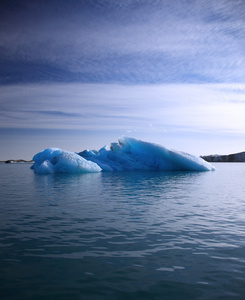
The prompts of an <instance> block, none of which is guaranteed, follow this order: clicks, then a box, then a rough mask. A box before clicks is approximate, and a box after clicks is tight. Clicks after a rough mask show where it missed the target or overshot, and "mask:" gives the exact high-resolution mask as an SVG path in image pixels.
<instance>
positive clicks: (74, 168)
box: [32, 148, 101, 174]
mask: <svg viewBox="0 0 245 300" xmlns="http://www.w3.org/2000/svg"><path fill="white" fill-rule="evenodd" d="M33 160H34V161H35V163H34V165H33V166H32V169H34V172H35V173H41V174H48V173H93V172H100V171H101V168H100V167H99V166H98V165H97V164H95V163H93V162H91V161H88V160H86V159H84V158H82V157H81V156H79V155H78V154H76V153H74V152H68V151H64V150H61V149H58V148H48V149H46V150H44V151H42V152H39V153H37V154H36V155H35V156H34V157H33Z"/></svg>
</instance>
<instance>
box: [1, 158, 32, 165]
mask: <svg viewBox="0 0 245 300" xmlns="http://www.w3.org/2000/svg"><path fill="white" fill-rule="evenodd" d="M0 163H5V164H23V163H33V160H24V159H8V160H4V161H0Z"/></svg>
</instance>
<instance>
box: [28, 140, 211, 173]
mask: <svg viewBox="0 0 245 300" xmlns="http://www.w3.org/2000/svg"><path fill="white" fill-rule="evenodd" d="M33 160H34V162H35V163H34V165H33V166H32V169H34V172H35V173H90V172H100V171H129V170H130V171H131V170H149V171H213V170H215V168H214V167H213V166H212V165H211V164H210V163H208V162H206V161H204V160H203V159H202V158H200V157H197V156H194V155H191V154H188V153H185V152H181V151H175V150H169V149H167V148H165V147H163V146H160V145H156V144H152V143H148V142H143V141H139V140H136V139H134V138H129V137H123V138H120V139H119V141H118V143H111V145H110V146H105V147H103V148H101V149H100V150H99V151H96V150H85V151H82V152H80V153H78V154H77V153H74V152H68V151H64V150H61V149H58V148H49V149H46V150H44V151H42V152H39V153H38V154H36V155H35V156H34V157H33Z"/></svg>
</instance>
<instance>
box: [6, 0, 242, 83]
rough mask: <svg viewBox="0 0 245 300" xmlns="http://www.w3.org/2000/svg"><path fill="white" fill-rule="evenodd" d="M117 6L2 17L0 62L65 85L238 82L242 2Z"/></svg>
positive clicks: (43, 8)
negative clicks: (0, 59)
mask: <svg viewBox="0 0 245 300" xmlns="http://www.w3.org/2000/svg"><path fill="white" fill-rule="evenodd" d="M119 2H121V1H118V3H117V1H103V2H101V3H100V1H98V2H96V1H95V2H93V4H91V3H89V2H88V3H86V2H84V1H82V2H77V4H76V5H75V6H74V8H73V4H74V3H73V4H72V5H69V4H68V3H67V2H66V3H65V2H62V5H59V3H60V2H59V1H57V2H56V1H52V2H46V1H45V3H43V4H42V2H41V3H40V1H39V2H37V1H32V2H29V1H24V2H23V3H24V5H22V6H21V5H20V6H21V7H20V9H16V10H12V12H11V13H10V10H9V9H7V12H8V14H6V11H4V10H3V12H2V18H1V21H0V22H1V23H2V26H1V28H2V30H1V31H0V45H1V56H2V57H5V58H7V59H8V60H10V61H11V60H13V61H15V62H17V63H18V62H20V61H25V62H28V63H39V64H41V65H44V66H45V65H49V66H53V68H54V70H55V68H59V69H61V70H63V72H64V74H65V72H67V74H66V76H64V77H62V80H68V81H69V79H68V77H69V76H70V75H71V74H77V75H76V76H75V75H73V76H74V78H73V79H74V80H75V81H79V80H80V81H86V80H87V81H88V80H90V81H97V82H106V81H108V80H109V81H115V82H120V81H124V82H149V83H152V82H158V83H159V82H224V81H225V82H234V81H236V80H238V81H242V80H243V70H244V68H245V59H244V53H243V51H242V49H243V37H244V34H245V20H244V17H243V13H244V11H245V3H244V2H243V1H225V0H222V1H204V0H202V1H188V2H183V1H174V2H173V1H170V0H169V1H143V2H137V1H136V2H135V1H125V3H124V4H123V5H122V4H119ZM4 13H5V15H4ZM30 67H31V65H30ZM39 67H40V65H39ZM37 68H38V67H37ZM42 71H43V69H42ZM37 72H38V70H37ZM33 73H35V68H33ZM47 73H48V72H47ZM39 76H41V75H40V74H39ZM59 76H60V75H57V73H55V71H54V73H52V69H50V70H49V74H47V78H48V79H52V77H53V78H54V79H55V80H58V79H59ZM65 78H66V79H65Z"/></svg>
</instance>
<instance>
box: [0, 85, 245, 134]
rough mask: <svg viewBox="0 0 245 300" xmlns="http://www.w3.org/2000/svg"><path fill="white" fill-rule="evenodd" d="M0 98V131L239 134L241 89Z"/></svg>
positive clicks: (93, 90)
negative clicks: (120, 131)
mask: <svg viewBox="0 0 245 300" xmlns="http://www.w3.org/2000/svg"><path fill="white" fill-rule="evenodd" d="M234 90H235V91H234ZM237 90H239V93H238V92H237ZM224 91H225V92H224ZM228 91H229V92H228ZM0 93H1V108H2V110H1V111H2V112H1V120H0V126H1V128H43V129H44V128H47V129H74V130H77V129H83V130H85V129H86V130H94V131H100V130H124V131H128V130H131V131H135V130H136V131H140V132H142V131H144V130H146V131H150V130H154V131H158V132H164V131H166V130H170V131H173V130H174V131H184V132H216V133H219V132H220V133H224V132H227V133H228V132H234V133H236V132H237V133H245V119H244V116H243V112H244V111H245V85H241V84H239V85H236V84H233V85H225V84H219V85H183V84H182V85H180V84H179V85H178V84H169V85H166V84H165V85H136V86H130V85H109V84H105V85H103V84H62V85H61V84H60V85H59V84H54V85H51V84H50V85H26V86H18V85H17V86H10V87H7V86H6V87H0ZM149 124H151V125H150V126H149Z"/></svg>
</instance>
